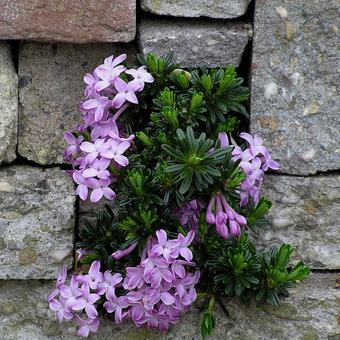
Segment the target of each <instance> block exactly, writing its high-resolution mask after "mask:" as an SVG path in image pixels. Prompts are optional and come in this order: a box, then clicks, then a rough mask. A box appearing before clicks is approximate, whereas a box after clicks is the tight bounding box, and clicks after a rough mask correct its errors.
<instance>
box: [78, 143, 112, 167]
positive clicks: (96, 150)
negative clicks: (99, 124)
mask: <svg viewBox="0 0 340 340" xmlns="http://www.w3.org/2000/svg"><path fill="white" fill-rule="evenodd" d="M108 148H109V144H108V143H106V140H105V139H104V138H100V139H97V140H95V141H94V142H93V143H92V142H83V143H82V144H81V145H80V150H81V151H83V152H85V153H87V155H86V156H85V160H86V162H87V163H88V164H91V163H92V162H93V161H94V160H95V159H96V158H97V157H98V155H99V154H101V156H103V155H102V153H103V152H104V151H106V150H108ZM104 157H105V156H104ZM106 158H108V157H106Z"/></svg>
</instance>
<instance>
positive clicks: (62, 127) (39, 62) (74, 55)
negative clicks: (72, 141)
mask: <svg viewBox="0 0 340 340" xmlns="http://www.w3.org/2000/svg"><path fill="white" fill-rule="evenodd" d="M135 51H136V50H135V48H134V47H133V46H131V45H113V44H97V45H68V44H58V45H54V44H45V43H31V42H26V43H24V44H23V45H22V46H21V48H20V54H19V77H20V81H19V97H20V99H19V100H20V110H19V140H18V152H19V154H20V155H21V156H23V157H25V158H27V159H29V160H32V161H34V162H36V163H39V164H56V163H58V164H60V163H62V162H63V150H64V148H65V146H66V143H65V141H64V138H63V133H64V132H65V131H67V130H69V129H71V128H74V127H75V126H76V125H78V124H79V123H80V122H81V114H80V112H79V110H78V108H79V104H80V101H81V100H82V98H83V92H84V89H85V84H84V82H83V77H84V75H85V74H86V73H87V72H92V71H93V70H94V68H95V67H96V66H97V65H99V64H101V63H103V59H104V58H105V57H107V56H109V55H112V54H114V55H117V54H121V53H123V52H125V53H127V54H129V55H130V56H134V55H135ZM130 62H131V59H130Z"/></svg>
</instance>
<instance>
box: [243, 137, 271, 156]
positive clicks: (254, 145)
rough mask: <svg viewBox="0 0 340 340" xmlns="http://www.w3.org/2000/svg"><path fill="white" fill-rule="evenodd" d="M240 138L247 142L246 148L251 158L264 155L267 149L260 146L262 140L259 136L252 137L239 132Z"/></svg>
mask: <svg viewBox="0 0 340 340" xmlns="http://www.w3.org/2000/svg"><path fill="white" fill-rule="evenodd" d="M240 137H241V138H242V139H244V140H246V141H247V142H248V148H249V150H250V153H251V155H252V156H253V157H256V156H257V155H258V154H264V153H266V151H267V149H266V148H265V147H264V146H263V145H262V138H261V137H260V136H258V135H254V137H253V136H252V135H251V134H249V133H246V132H241V133H240Z"/></svg>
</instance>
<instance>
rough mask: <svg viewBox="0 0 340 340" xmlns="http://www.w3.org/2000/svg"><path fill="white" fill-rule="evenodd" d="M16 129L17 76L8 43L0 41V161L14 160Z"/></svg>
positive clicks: (8, 161)
mask: <svg viewBox="0 0 340 340" xmlns="http://www.w3.org/2000/svg"><path fill="white" fill-rule="evenodd" d="M17 129H18V76H17V73H16V72H15V69H14V65H13V61H12V55H11V49H10V47H9V45H7V44H6V43H4V42H2V43H0V140H1V143H0V163H2V162H5V163H10V162H12V161H14V160H15V158H16V154H15V150H16V147H17Z"/></svg>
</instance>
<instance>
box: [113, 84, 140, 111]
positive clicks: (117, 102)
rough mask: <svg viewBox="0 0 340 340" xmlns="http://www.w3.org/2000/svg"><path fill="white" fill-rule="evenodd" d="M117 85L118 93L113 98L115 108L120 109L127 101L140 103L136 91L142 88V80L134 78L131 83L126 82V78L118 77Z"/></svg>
mask: <svg viewBox="0 0 340 340" xmlns="http://www.w3.org/2000/svg"><path fill="white" fill-rule="evenodd" d="M115 87H116V89H117V91H118V93H117V94H116V95H115V97H114V98H113V100H112V106H113V107H114V108H116V109H119V108H120V107H121V106H122V105H123V104H124V103H125V101H128V102H130V103H133V104H138V99H137V97H136V94H135V92H137V91H140V90H141V89H142V88H141V83H140V81H136V80H132V81H130V82H129V83H126V82H125V81H124V80H122V79H120V78H117V79H116V80H115Z"/></svg>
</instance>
